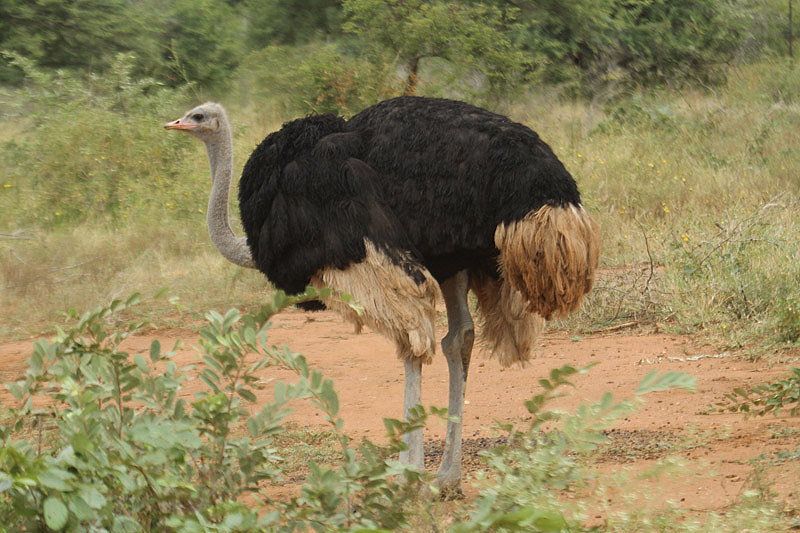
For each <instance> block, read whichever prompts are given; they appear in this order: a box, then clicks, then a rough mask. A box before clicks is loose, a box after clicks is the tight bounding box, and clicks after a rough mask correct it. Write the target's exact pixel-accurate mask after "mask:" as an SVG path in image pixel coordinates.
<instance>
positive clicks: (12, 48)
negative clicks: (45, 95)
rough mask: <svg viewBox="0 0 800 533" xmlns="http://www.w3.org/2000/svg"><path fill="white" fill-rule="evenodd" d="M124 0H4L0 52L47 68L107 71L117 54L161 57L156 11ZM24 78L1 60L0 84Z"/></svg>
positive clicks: (0, 8)
mask: <svg viewBox="0 0 800 533" xmlns="http://www.w3.org/2000/svg"><path fill="white" fill-rule="evenodd" d="M139 4H141V3H139V2H128V1H126V0H83V1H79V2H78V1H63V0H38V1H36V2H28V1H20V0H5V1H3V2H2V3H0V51H5V52H13V53H15V54H16V55H20V56H23V57H25V58H27V59H29V60H31V61H34V62H36V63H37V64H39V65H40V66H42V67H48V68H93V69H98V68H100V69H103V68H104V67H107V66H108V60H109V59H110V58H112V57H113V55H114V54H117V53H122V52H128V53H131V52H133V53H135V54H136V55H138V56H140V57H143V58H147V57H151V56H156V57H157V56H158V44H157V42H158V41H157V31H156V28H157V26H156V24H155V16H154V15H155V12H154V11H152V10H147V9H139V8H138V6H139ZM23 74H24V73H23V72H22V71H21V70H19V69H18V68H16V66H15V65H14V64H13V62H11V61H8V60H7V59H3V58H0V81H4V82H8V81H19V80H21V78H22V75H23Z"/></svg>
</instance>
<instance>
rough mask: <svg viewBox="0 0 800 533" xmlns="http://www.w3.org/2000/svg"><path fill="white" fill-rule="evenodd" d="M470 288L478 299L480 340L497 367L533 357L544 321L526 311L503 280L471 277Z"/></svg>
mask: <svg viewBox="0 0 800 533" xmlns="http://www.w3.org/2000/svg"><path fill="white" fill-rule="evenodd" d="M470 288H471V289H472V292H474V293H475V296H476V297H477V298H478V311H479V315H478V316H479V318H480V320H481V336H482V337H483V339H484V342H485V343H486V348H487V350H488V351H489V353H490V354H492V355H495V356H497V358H498V360H499V361H500V365H501V366H504V367H507V366H510V365H511V364H512V363H524V362H525V361H527V360H529V359H530V358H531V356H532V355H533V349H534V347H535V345H536V339H537V338H538V337H539V334H540V333H541V332H542V329H544V319H543V318H542V317H541V315H538V314H536V313H529V312H527V311H526V306H527V302H526V301H525V299H524V298H523V297H522V295H521V294H520V292H519V291H518V290H516V289H515V288H514V287H512V286H511V285H510V284H509V283H508V281H507V280H505V279H494V278H491V277H488V276H480V275H475V274H473V275H472V276H471V277H470Z"/></svg>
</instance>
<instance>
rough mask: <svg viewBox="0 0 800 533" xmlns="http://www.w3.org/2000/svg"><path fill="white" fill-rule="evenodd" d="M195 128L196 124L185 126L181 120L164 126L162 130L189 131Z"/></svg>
mask: <svg viewBox="0 0 800 533" xmlns="http://www.w3.org/2000/svg"><path fill="white" fill-rule="evenodd" d="M196 127H197V124H187V123H186V122H181V119H178V120H173V121H172V122H167V123H166V124H164V128H165V129H168V130H190V129H192V128H196Z"/></svg>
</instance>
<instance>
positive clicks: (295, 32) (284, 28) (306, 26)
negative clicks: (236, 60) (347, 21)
mask: <svg viewBox="0 0 800 533" xmlns="http://www.w3.org/2000/svg"><path fill="white" fill-rule="evenodd" d="M245 10H246V13H247V45H248V47H249V48H250V49H253V50H261V49H262V48H265V47H267V46H270V45H298V44H304V43H307V42H309V41H312V40H314V39H322V38H326V37H329V36H331V35H335V34H338V33H340V26H341V11H342V9H341V1H340V0H246V1H245Z"/></svg>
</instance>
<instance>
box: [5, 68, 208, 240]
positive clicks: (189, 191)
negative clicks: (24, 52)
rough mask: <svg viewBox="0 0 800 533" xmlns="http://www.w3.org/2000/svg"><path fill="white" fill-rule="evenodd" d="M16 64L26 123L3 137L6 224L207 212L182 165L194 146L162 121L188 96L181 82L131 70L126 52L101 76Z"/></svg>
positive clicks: (202, 190)
mask: <svg viewBox="0 0 800 533" xmlns="http://www.w3.org/2000/svg"><path fill="white" fill-rule="evenodd" d="M16 64H18V65H20V66H21V67H22V68H24V70H25V72H26V75H27V79H28V86H27V88H26V91H25V98H24V99H23V100H22V102H23V103H22V104H21V106H24V107H23V108H22V109H21V110H20V112H22V111H27V113H26V116H25V118H24V119H22V118H17V119H16V120H18V121H21V122H22V124H23V126H22V127H23V132H22V133H21V134H20V135H18V136H17V138H12V139H9V140H6V141H5V143H4V144H3V145H2V146H0V161H2V163H3V165H4V167H5V168H7V169H8V170H9V172H8V174H7V175H6V176H5V177H4V184H3V187H4V188H3V189H1V190H0V210H2V211H3V212H4V215H5V216H4V217H3V226H4V229H10V230H14V229H17V228H19V227H25V226H30V225H33V226H44V227H48V226H58V225H62V224H65V223H69V224H75V223H76V222H79V221H85V220H94V221H109V222H112V223H122V222H125V223H130V222H131V221H132V220H135V219H136V218H137V217H142V216H148V217H154V218H163V217H170V218H173V217H175V218H181V217H182V218H184V219H185V218H186V217H194V216H196V215H197V214H198V212H200V213H204V212H205V203H206V201H207V190H206V187H200V186H198V183H197V181H196V179H197V178H195V180H191V179H187V177H186V176H185V174H186V173H185V171H182V170H181V166H180V163H181V160H182V158H183V156H184V154H185V153H186V152H187V151H188V150H190V149H191V148H193V147H192V146H191V145H190V143H188V139H185V138H182V137H181V136H174V135H173V136H168V135H164V134H163V129H162V128H161V125H162V124H163V123H164V122H166V120H165V117H171V116H172V115H174V114H175V109H182V108H184V107H185V106H186V103H185V95H184V94H183V93H182V92H180V91H168V90H166V89H164V88H163V87H161V86H160V85H159V84H157V83H156V82H154V81H152V80H148V79H136V78H134V77H133V75H132V68H133V58H132V57H130V56H119V57H118V58H117V59H116V61H115V63H114V64H113V65H112V68H111V70H110V71H109V72H108V73H106V74H104V75H103V76H94V75H90V76H80V75H73V74H70V73H67V72H60V73H55V74H53V73H48V72H45V71H42V70H40V69H38V68H36V67H34V66H33V65H32V64H31V63H30V62H28V61H25V60H22V59H18V60H17V63H16ZM8 120H11V119H10V118H9V119H8ZM10 224H13V225H14V226H9V225H10Z"/></svg>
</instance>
